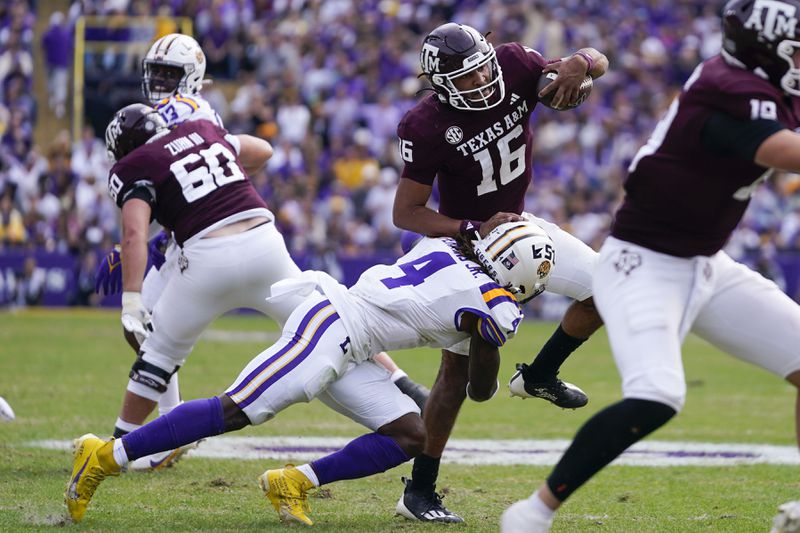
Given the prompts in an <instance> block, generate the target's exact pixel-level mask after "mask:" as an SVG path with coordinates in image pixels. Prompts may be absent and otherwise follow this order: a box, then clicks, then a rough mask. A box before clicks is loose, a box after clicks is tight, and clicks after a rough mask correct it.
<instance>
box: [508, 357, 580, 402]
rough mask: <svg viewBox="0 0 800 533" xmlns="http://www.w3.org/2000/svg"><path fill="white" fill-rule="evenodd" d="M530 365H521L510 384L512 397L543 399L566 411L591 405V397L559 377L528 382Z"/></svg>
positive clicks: (518, 366)
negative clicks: (527, 376)
mask: <svg viewBox="0 0 800 533" xmlns="http://www.w3.org/2000/svg"><path fill="white" fill-rule="evenodd" d="M527 371H528V365H526V364H524V363H520V364H518V365H517V372H516V373H515V374H514V375H513V376H512V377H511V381H509V382H508V389H509V390H510V391H511V396H519V397H520V398H542V399H544V400H547V401H549V402H550V403H552V404H555V405H557V406H558V407H562V408H564V409H577V408H579V407H583V406H584V405H586V404H587V403H589V397H588V396H586V393H585V392H583V391H582V390H581V389H580V388H579V387H577V386H575V385H573V384H572V383H567V382H565V381H561V380H560V379H558V377H557V376H553V378H552V379H551V380H549V381H528V380H526V379H525V376H526V375H527V373H528V372H527Z"/></svg>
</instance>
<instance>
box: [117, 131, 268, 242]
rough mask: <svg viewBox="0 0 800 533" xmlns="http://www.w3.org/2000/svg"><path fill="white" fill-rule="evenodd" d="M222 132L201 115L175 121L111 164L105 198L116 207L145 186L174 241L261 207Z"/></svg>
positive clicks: (161, 221) (183, 239)
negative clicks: (171, 125) (108, 197)
mask: <svg viewBox="0 0 800 533" xmlns="http://www.w3.org/2000/svg"><path fill="white" fill-rule="evenodd" d="M226 135H228V133H227V132H226V131H225V130H223V129H222V128H220V127H218V126H216V125H215V124H213V123H211V122H209V121H207V120H192V121H188V122H184V123H182V124H180V125H178V126H177V127H176V128H175V129H174V130H171V131H170V132H169V133H168V134H167V135H165V136H163V137H160V138H158V139H156V140H154V141H152V142H149V143H148V144H145V145H143V146H140V147H139V148H137V149H136V150H134V151H133V152H131V153H129V154H128V155H126V156H125V157H123V158H122V159H120V160H119V161H118V162H117V163H116V164H115V165H114V166H113V167H112V168H111V172H110V174H109V178H108V190H109V193H110V194H111V198H112V199H113V200H114V202H116V204H117V205H118V206H119V207H120V208H122V204H123V203H124V202H125V199H126V198H127V196H128V194H129V193H130V192H131V191H132V190H133V189H135V188H136V187H139V186H146V187H148V188H149V189H150V190H151V191H152V192H153V193H154V198H155V206H154V207H153V213H154V217H155V219H156V220H157V221H158V222H159V223H160V224H161V225H162V226H164V227H165V228H168V229H169V230H171V231H172V232H173V233H174V235H175V240H176V241H177V243H178V244H183V243H184V242H185V241H186V240H187V239H188V238H190V237H191V236H192V235H194V234H196V233H197V232H199V231H201V230H203V229H205V228H207V227H209V226H211V225H212V224H214V223H215V222H218V221H220V220H223V219H224V218H227V217H229V216H231V215H234V214H236V213H240V212H242V211H246V210H249V209H258V208H263V209H266V207H267V205H266V203H265V202H264V200H263V199H262V198H261V196H259V195H258V193H257V192H256V190H255V188H253V185H252V183H251V182H250V180H249V179H247V175H246V174H245V171H244V169H243V168H242V166H241V164H239V161H238V159H237V158H236V148H234V146H233V145H232V144H231V143H230V142H229V141H228V140H227V139H226Z"/></svg>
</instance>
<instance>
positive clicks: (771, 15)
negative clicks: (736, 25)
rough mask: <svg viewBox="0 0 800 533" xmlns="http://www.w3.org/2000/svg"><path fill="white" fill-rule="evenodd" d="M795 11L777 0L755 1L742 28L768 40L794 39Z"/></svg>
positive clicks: (790, 6)
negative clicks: (754, 31) (782, 37)
mask: <svg viewBox="0 0 800 533" xmlns="http://www.w3.org/2000/svg"><path fill="white" fill-rule="evenodd" d="M795 11H796V8H795V6H792V5H789V4H784V3H783V2H779V1H778V0H756V2H755V4H754V5H753V11H752V13H751V14H750V17H749V18H748V19H747V21H746V22H745V23H744V27H745V28H747V29H749V30H756V31H758V32H760V33H761V34H762V35H763V36H764V37H765V38H767V39H769V40H773V39H775V37H777V36H779V35H783V36H787V37H794V34H795V29H796V27H797V18H796V17H795V16H794V15H795Z"/></svg>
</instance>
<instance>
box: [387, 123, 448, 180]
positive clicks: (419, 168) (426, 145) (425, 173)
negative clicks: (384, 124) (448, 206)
mask: <svg viewBox="0 0 800 533" xmlns="http://www.w3.org/2000/svg"><path fill="white" fill-rule="evenodd" d="M417 109H418V108H414V109H412V110H411V111H409V112H408V113H406V116H404V117H403V120H401V121H400V124H398V126H397V137H398V140H399V146H398V148H399V150H400V157H401V158H402V160H403V163H404V166H403V173H402V175H401V177H403V178H408V179H410V180H413V181H416V182H418V183H421V184H423V185H433V180H434V178H436V173H437V172H438V171H439V169H440V168H441V165H442V162H441V154H442V151H441V150H437V149H436V143H433V142H431V141H430V140H429V139H428V138H427V137H428V136H427V135H425V133H424V131H423V130H424V127H425V125H426V124H429V123H430V122H428V120H426V118H425V116H423V114H422V113H418V112H415V111H417Z"/></svg>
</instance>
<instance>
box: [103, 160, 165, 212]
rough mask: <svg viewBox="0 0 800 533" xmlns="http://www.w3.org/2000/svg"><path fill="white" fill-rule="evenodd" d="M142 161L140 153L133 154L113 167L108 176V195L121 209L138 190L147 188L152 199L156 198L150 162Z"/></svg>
mask: <svg viewBox="0 0 800 533" xmlns="http://www.w3.org/2000/svg"><path fill="white" fill-rule="evenodd" d="M142 159H143V158H142V157H141V156H139V154H138V153H131V154H129V156H128V157H126V158H125V159H123V160H122V161H118V162H117V163H116V164H114V166H113V167H111V171H110V172H109V176H108V194H109V195H110V196H111V199H112V200H113V201H114V203H115V204H117V207H119V208H120V209H121V208H122V204H124V203H125V200H127V199H128V198H129V197H130V195H131V194H132V193H133V191H134V190H136V189H137V188H141V187H144V188H146V189H147V190H148V191H149V193H150V196H151V197H152V199H153V200H155V198H156V184H155V180H154V179H153V177H152V173H151V172H149V171H148V170H147V168H148V167H149V166H150V162H148V161H147V160H142Z"/></svg>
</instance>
